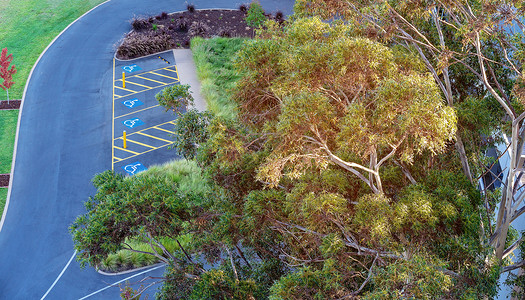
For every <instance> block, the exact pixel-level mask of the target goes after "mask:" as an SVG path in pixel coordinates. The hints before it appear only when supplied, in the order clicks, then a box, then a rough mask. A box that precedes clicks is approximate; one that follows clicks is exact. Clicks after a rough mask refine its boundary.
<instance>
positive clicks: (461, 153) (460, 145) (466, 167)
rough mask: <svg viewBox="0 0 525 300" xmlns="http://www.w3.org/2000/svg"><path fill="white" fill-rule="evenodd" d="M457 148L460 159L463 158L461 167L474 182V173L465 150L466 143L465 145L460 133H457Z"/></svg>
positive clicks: (471, 181)
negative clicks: (471, 170)
mask: <svg viewBox="0 0 525 300" xmlns="http://www.w3.org/2000/svg"><path fill="white" fill-rule="evenodd" d="M455 146H456V150H457V151H458V154H459V159H460V160H461V167H462V168H463V174H465V176H467V178H468V180H469V181H470V183H472V184H474V181H473V179H472V174H471V172H470V166H469V163H468V159H467V153H466V152H465V145H463V140H462V139H461V137H460V136H459V133H456V144H455Z"/></svg>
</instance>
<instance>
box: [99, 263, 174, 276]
mask: <svg viewBox="0 0 525 300" xmlns="http://www.w3.org/2000/svg"><path fill="white" fill-rule="evenodd" d="M160 265H165V263H156V264H153V265H149V266H144V267H140V268H135V269H130V270H126V271H122V272H117V273H108V272H104V271H101V270H99V269H98V268H97V273H99V274H101V275H105V276H117V275H124V274H129V273H133V272H137V271H141V270H145V269H150V268H154V267H157V266H160Z"/></svg>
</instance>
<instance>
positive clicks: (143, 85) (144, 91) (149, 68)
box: [111, 51, 180, 175]
mask: <svg viewBox="0 0 525 300" xmlns="http://www.w3.org/2000/svg"><path fill="white" fill-rule="evenodd" d="M113 74H114V75H113V139H112V140H113V144H112V162H111V166H112V169H113V170H115V171H116V172H119V173H125V174H128V175H134V174H136V173H137V172H140V171H143V170H146V169H147V168H148V166H150V165H152V164H159V163H163V162H166V161H168V160H171V159H174V158H176V154H175V151H174V150H173V149H170V148H169V146H170V145H172V144H173V137H172V135H173V134H174V132H173V126H174V121H175V115H173V114H172V113H171V112H165V110H164V108H163V107H161V106H159V105H158V102H157V100H156V99H155V95H156V94H157V93H158V92H159V91H161V90H162V89H163V88H164V87H167V86H170V85H174V84H179V83H180V82H179V75H178V71H177V66H176V64H175V59H174V57H173V54H172V52H171V51H169V52H165V53H164V54H161V55H155V56H149V57H147V58H143V59H139V60H134V61H133V62H132V63H130V62H118V61H115V62H114V65H113Z"/></svg>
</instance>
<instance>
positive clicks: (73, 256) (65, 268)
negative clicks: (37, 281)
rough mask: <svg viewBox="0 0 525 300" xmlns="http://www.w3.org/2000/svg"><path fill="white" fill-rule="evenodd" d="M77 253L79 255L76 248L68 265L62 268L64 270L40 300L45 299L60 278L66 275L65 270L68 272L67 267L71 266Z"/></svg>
mask: <svg viewBox="0 0 525 300" xmlns="http://www.w3.org/2000/svg"><path fill="white" fill-rule="evenodd" d="M75 255H77V250H75V252H73V255H72V256H71V258H70V259H69V261H68V262H67V264H66V266H65V267H64V268H63V269H62V272H60V274H58V277H57V278H56V279H55V281H53V284H52V285H51V286H50V287H49V289H47V292H46V293H45V294H44V296H42V298H40V300H43V299H45V298H46V297H47V295H48V294H49V292H51V290H52V289H53V288H54V287H55V285H56V284H57V282H58V281H59V280H60V278H61V277H62V275H64V272H66V270H67V268H68V267H69V265H70V264H71V262H72V261H73V258H75Z"/></svg>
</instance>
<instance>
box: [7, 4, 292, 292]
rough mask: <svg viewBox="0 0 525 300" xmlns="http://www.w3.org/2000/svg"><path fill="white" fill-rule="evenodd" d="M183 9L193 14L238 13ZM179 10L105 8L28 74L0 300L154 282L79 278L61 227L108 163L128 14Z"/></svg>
mask: <svg viewBox="0 0 525 300" xmlns="http://www.w3.org/2000/svg"><path fill="white" fill-rule="evenodd" d="M192 2H193V3H194V4H195V6H196V8H236V7H238V5H239V4H240V2H238V1H222V0H217V1H211V0H201V1H197V0H196V1H192ZM260 2H261V3H262V5H263V7H264V8H265V9H266V10H268V11H276V10H278V9H280V10H282V11H283V12H285V13H287V14H289V13H291V11H292V6H293V1H291V0H285V1H277V0H267V1H265V0H261V1H260ZM184 9H185V2H184V1H182V0H149V1H147V0H111V1H109V2H107V3H105V4H103V5H101V6H99V7H97V8H96V9H94V10H93V11H92V12H90V13H89V14H87V15H86V16H84V17H83V18H81V19H79V20H78V21H77V22H75V23H74V24H73V25H72V26H71V27H70V28H69V29H68V30H66V31H65V32H64V33H63V34H62V35H61V36H60V37H58V38H57V40H56V41H55V42H54V43H53V44H52V45H51V46H50V47H49V49H48V50H47V52H46V53H45V54H44V55H43V56H42V57H41V59H40V60H39V62H38V64H37V65H36V66H35V68H34V70H33V73H32V76H31V78H30V80H29V81H28V84H27V92H26V94H25V96H24V99H23V102H24V104H23V108H22V110H21V114H20V127H19V129H18V140H17V148H16V152H15V164H14V169H13V177H12V183H11V191H10V198H9V206H8V208H7V213H6V215H5V219H4V220H3V221H4V223H3V227H2V230H1V231H0V257H1V258H2V263H1V264H0V274H1V275H0V276H1V277H0V299H40V298H42V297H43V296H44V295H46V298H45V299H81V298H83V297H85V296H88V295H90V296H89V297H88V298H89V299H119V290H118V288H108V289H105V290H101V289H104V288H106V287H108V286H109V285H110V284H113V283H115V282H118V281H121V280H125V279H126V278H128V277H129V276H133V275H135V274H137V273H138V274H140V275H138V276H137V277H134V278H131V279H130V280H129V281H131V282H133V281H137V280H140V279H141V278H144V277H146V276H160V275H161V273H162V270H161V269H157V270H155V271H153V272H149V273H144V274H141V273H140V272H136V273H132V274H126V275H119V276H104V275H101V274H99V273H97V272H95V271H94V270H93V269H92V268H89V267H88V268H86V269H84V270H81V269H80V267H79V265H78V263H77V262H76V261H74V260H73V261H71V263H70V264H68V263H69V262H70V259H71V257H72V255H73V254H74V250H73V243H72V241H71V237H70V235H69V232H68V226H69V225H70V224H71V223H72V222H73V220H74V219H75V217H76V216H78V215H80V214H82V213H84V207H83V202H84V201H85V200H86V199H87V198H88V197H89V196H90V195H92V194H93V193H94V192H95V189H94V188H93V186H92V185H91V182H90V181H91V178H92V177H93V175H94V174H97V173H100V172H102V171H104V170H107V169H110V168H111V166H112V164H113V162H114V161H112V157H113V155H112V144H113V141H112V135H113V131H112V125H113V121H114V120H113V110H112V101H111V99H112V85H113V84H114V81H113V79H112V77H113V66H112V64H113V54H114V45H115V44H116V43H117V42H118V40H119V39H120V38H121V37H122V35H123V34H124V33H125V32H127V31H128V30H129V29H130V26H129V23H128V20H130V19H131V18H132V17H133V16H134V15H156V14H158V13H160V12H161V11H168V12H171V11H178V10H184ZM178 55H179V54H177V53H176V54H175V56H176V59H177V57H178ZM180 64H181V69H180V71H181V73H180V74H181V80H182V82H183V83H184V82H185V80H190V81H191V82H194V78H193V79H192V78H191V75H188V77H187V79H185V78H184V76H186V75H184V74H191V70H190V69H189V68H190V67H191V62H190V61H189V60H188V53H181V56H180ZM183 65H186V66H188V68H187V69H184V68H183V67H182V66H183ZM191 82H190V83H191ZM198 105H202V102H201V103H200V104H198ZM198 107H199V106H198ZM201 108H202V106H201ZM66 266H67V268H65V267H66Z"/></svg>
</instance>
